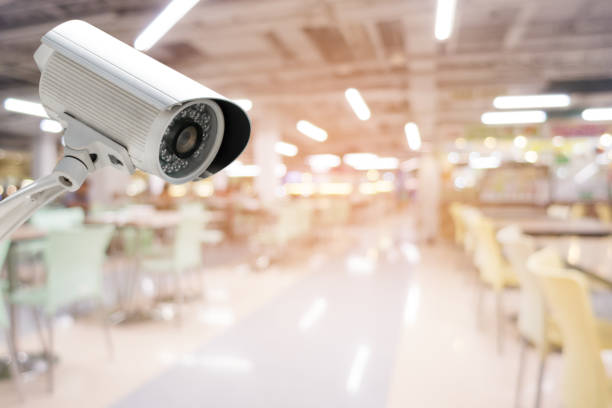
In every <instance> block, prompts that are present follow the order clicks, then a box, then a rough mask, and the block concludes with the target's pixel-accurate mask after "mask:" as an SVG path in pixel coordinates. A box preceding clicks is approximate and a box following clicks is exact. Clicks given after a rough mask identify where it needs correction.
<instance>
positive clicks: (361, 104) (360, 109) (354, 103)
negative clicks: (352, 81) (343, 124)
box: [344, 88, 371, 120]
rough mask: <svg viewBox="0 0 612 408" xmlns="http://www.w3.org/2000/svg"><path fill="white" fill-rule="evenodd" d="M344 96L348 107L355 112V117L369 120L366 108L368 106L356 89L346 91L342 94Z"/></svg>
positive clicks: (368, 112)
mask: <svg viewBox="0 0 612 408" xmlns="http://www.w3.org/2000/svg"><path fill="white" fill-rule="evenodd" d="M344 96H346V100H347V101H348V103H349V105H351V108H352V109H353V112H355V115H357V117H358V118H359V119H360V120H368V119H370V116H371V113H370V108H368V105H367V104H366V103H365V101H364V100H363V98H362V97H361V94H360V93H359V91H358V90H357V89H355V88H349V89H347V90H346V91H345V92H344Z"/></svg>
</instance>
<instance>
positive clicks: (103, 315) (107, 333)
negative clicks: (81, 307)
mask: <svg viewBox="0 0 612 408" xmlns="http://www.w3.org/2000/svg"><path fill="white" fill-rule="evenodd" d="M98 313H99V314H100V320H101V321H102V329H103V330H104V339H105V340H106V349H107V350H108V357H109V359H110V360H112V359H113V358H114V356H115V348H114V346H113V338H112V336H111V331H110V323H109V321H108V317H107V316H106V308H105V307H104V302H103V301H102V300H100V301H99V303H98Z"/></svg>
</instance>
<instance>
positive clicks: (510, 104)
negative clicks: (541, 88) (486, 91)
mask: <svg viewBox="0 0 612 408" xmlns="http://www.w3.org/2000/svg"><path fill="white" fill-rule="evenodd" d="M570 102H571V100H570V97H569V95H565V94H550V95H521V96H498V97H497V98H495V99H494V100H493V106H495V107H496V108H497V109H530V108H561V107H565V106H569V105H570Z"/></svg>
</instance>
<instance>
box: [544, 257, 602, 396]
mask: <svg viewBox="0 0 612 408" xmlns="http://www.w3.org/2000/svg"><path fill="white" fill-rule="evenodd" d="M538 278H539V281H540V283H541V285H542V288H543V290H544V293H545V295H546V299H547V301H548V305H549V306H550V309H551V312H552V314H553V315H554V316H555V319H556V321H557V322H558V323H559V328H560V329H561V334H562V336H563V390H562V393H563V402H564V406H565V407H567V408H582V407H589V408H607V407H609V406H610V404H611V403H612V387H611V379H610V378H609V377H608V376H607V375H606V372H605V369H604V365H603V362H602V360H601V354H600V353H601V351H602V342H601V338H600V334H599V333H598V324H597V321H596V320H595V318H594V316H593V311H592V309H591V305H590V303H589V294H588V289H587V281H586V279H585V277H584V276H581V275H580V273H579V272H576V271H572V270H571V269H563V268H547V269H545V270H540V271H538Z"/></svg>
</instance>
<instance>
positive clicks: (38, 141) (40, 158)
mask: <svg viewBox="0 0 612 408" xmlns="http://www.w3.org/2000/svg"><path fill="white" fill-rule="evenodd" d="M58 139H59V137H58V136H57V135H54V134H50V133H41V134H39V135H38V136H37V137H36V138H35V139H34V140H33V141H32V165H31V169H30V171H31V172H32V178H33V179H34V180H36V179H38V178H41V177H44V176H46V175H49V174H51V172H52V171H53V169H54V168H55V165H56V164H57V162H58V159H59V158H58V154H59V152H58V146H57V145H58Z"/></svg>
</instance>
